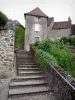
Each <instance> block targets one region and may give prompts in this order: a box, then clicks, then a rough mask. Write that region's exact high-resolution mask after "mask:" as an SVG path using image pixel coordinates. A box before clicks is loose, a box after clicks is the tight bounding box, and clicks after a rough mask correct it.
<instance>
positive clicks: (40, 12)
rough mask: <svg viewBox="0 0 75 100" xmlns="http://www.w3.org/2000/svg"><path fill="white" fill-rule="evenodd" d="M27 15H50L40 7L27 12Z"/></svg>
mask: <svg viewBox="0 0 75 100" xmlns="http://www.w3.org/2000/svg"><path fill="white" fill-rule="evenodd" d="M25 15H34V16H41V17H48V16H47V15H46V14H44V13H43V12H42V10H41V9H40V8H38V7H37V8H35V9H33V10H32V11H30V12H28V13H25Z"/></svg>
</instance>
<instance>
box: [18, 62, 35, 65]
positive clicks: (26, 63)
mask: <svg viewBox="0 0 75 100" xmlns="http://www.w3.org/2000/svg"><path fill="white" fill-rule="evenodd" d="M17 64H19V65H35V64H36V63H34V62H17Z"/></svg>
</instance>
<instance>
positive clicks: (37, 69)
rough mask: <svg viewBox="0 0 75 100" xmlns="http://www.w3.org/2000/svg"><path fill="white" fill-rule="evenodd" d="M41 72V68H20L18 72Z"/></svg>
mask: <svg viewBox="0 0 75 100" xmlns="http://www.w3.org/2000/svg"><path fill="white" fill-rule="evenodd" d="M39 70H41V69H40V68H24V67H23V68H22V67H19V68H18V71H39Z"/></svg>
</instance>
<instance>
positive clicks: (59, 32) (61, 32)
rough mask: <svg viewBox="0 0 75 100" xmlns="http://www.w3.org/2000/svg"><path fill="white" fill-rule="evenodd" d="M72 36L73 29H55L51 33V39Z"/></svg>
mask: <svg viewBox="0 0 75 100" xmlns="http://www.w3.org/2000/svg"><path fill="white" fill-rule="evenodd" d="M70 34H71V29H70V28H67V29H55V30H52V32H51V33H50V37H52V38H54V39H57V38H58V37H69V36H70Z"/></svg>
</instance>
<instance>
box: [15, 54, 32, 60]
mask: <svg viewBox="0 0 75 100" xmlns="http://www.w3.org/2000/svg"><path fill="white" fill-rule="evenodd" d="M16 57H17V58H22V59H23V58H32V56H31V55H30V54H29V55H25V54H17V55H16Z"/></svg>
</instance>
